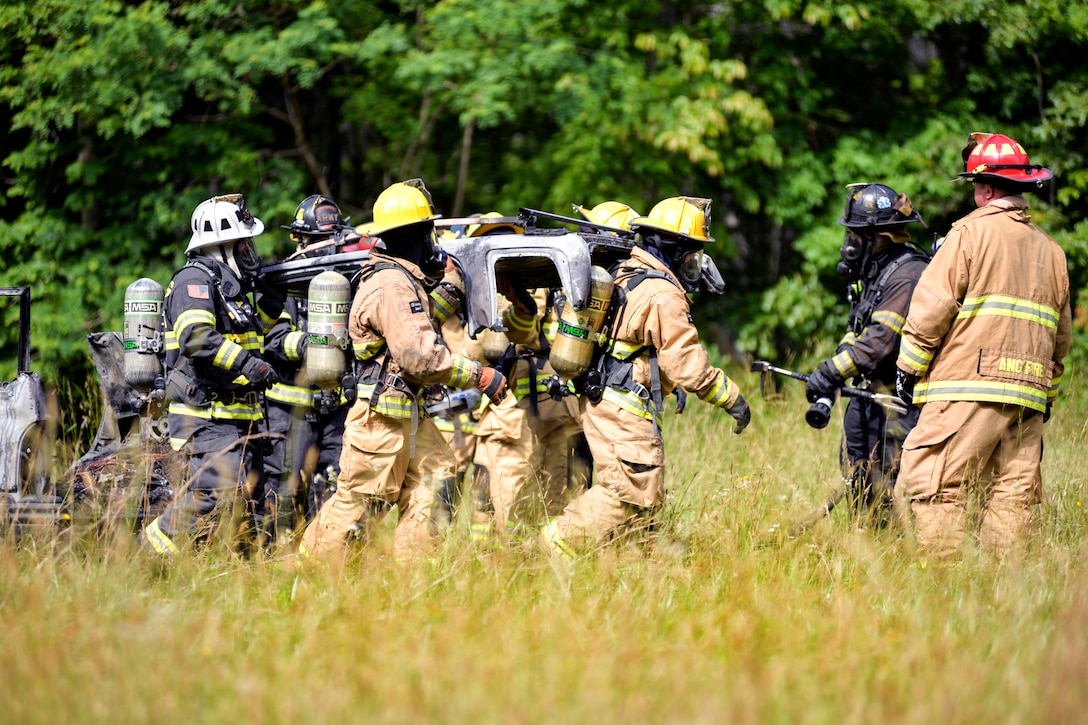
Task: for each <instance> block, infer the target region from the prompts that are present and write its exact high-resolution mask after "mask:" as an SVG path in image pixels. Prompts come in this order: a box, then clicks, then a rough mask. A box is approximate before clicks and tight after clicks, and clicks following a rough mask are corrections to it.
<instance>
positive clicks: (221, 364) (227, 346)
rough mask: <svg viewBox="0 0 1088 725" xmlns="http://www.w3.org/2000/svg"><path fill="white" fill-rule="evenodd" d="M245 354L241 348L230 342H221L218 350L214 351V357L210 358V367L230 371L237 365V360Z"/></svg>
mask: <svg viewBox="0 0 1088 725" xmlns="http://www.w3.org/2000/svg"><path fill="white" fill-rule="evenodd" d="M244 353H245V350H244V349H242V346H241V345H239V344H238V343H236V342H232V341H231V340H223V344H222V345H220V346H219V349H218V350H216V351H215V357H213V358H212V365H215V366H216V367H217V368H223V369H224V370H231V369H232V368H234V367H236V366H237V365H238V360H239V358H241V357H242V355H243V354H244Z"/></svg>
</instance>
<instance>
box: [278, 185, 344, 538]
mask: <svg viewBox="0 0 1088 725" xmlns="http://www.w3.org/2000/svg"><path fill="white" fill-rule="evenodd" d="M348 222H349V220H348V219H346V218H344V216H343V215H342V213H341V212H340V207H339V205H338V204H337V203H336V202H335V201H333V200H332V199H330V198H329V197H327V196H323V195H321V194H312V195H310V196H308V197H306V198H305V199H303V201H302V202H301V203H300V204H299V205H298V208H297V209H296V210H295V216H294V218H293V219H292V221H291V223H290V224H289V225H284V226H283V228H284V229H286V230H287V231H288V232H290V236H291V240H292V241H293V242H295V244H296V250H295V252H294V254H293V255H292V257H312V256H324V255H327V254H333V253H334V252H335V251H336V245H337V243H339V242H340V241H341V240H342V239H343V238H344V237H345V236H346V235H348V234H350V233H351V232H353V231H354V229H353V228H352V227H351V225H350V224H349V223H348ZM325 274H327V275H328V274H332V273H329V272H327V273H325ZM339 281H340V283H341V284H342V286H343V291H342V297H341V298H340V299H347V298H348V296H349V295H350V290H349V287H348V282H347V280H345V279H343V278H341V279H340V280H339ZM309 302H310V300H309V299H308V298H307V297H306V296H298V297H296V296H290V297H288V298H287V302H286V304H285V305H284V308H283V312H282V313H281V314H280V317H279V319H278V320H277V321H276V324H275V325H273V326H272V329H271V330H270V331H269V332H268V334H266V335H265V337H264V345H265V350H266V351H267V357H268V359H269V361H270V362H272V364H273V365H274V366H275V368H276V373H277V375H278V376H279V377H280V379H281V382H278V383H276V384H275V385H273V386H272V387H271V388H269V389H268V390H267V391H266V393H265V398H266V399H267V402H268V432H269V434H270V437H271V445H270V446H269V450H268V454H267V455H266V456H265V462H264V470H265V475H266V489H267V490H266V495H267V500H268V510H269V515H270V519H271V521H270V528H271V529H272V531H271V532H270V534H271V535H272V536H273V537H274V538H275V539H277V540H280V541H287V540H288V539H289V535H290V533H291V532H292V531H293V530H294V529H295V528H296V526H297V525H298V524H299V523H302V524H305V523H307V522H309V521H310V520H311V519H313V517H314V516H315V515H316V514H317V510H318V508H320V506H321V505H322V504H323V503H324V502H325V501H326V500H327V499H328V497H329V496H330V495H331V493H332V490H333V489H334V488H335V487H336V481H337V479H338V477H339V474H340V450H341V445H342V441H343V436H344V422H345V420H346V419H347V413H348V407H349V405H350V403H351V402H352V401H353V400H354V392H355V389H354V378H353V377H351V375H350V372H349V368H348V365H347V363H348V356H349V355H350V352H349V351H347V350H345V351H344V352H343V359H342V360H340V363H341V368H340V370H339V374H338V375H336V376H334V383H333V384H327V385H324V386H322V385H317V384H315V380H314V377H315V376H314V375H312V374H311V372H310V371H308V370H307V369H306V366H305V364H304V363H305V361H306V357H307V347H308V343H309V338H310V333H311V332H312V329H311V326H310V324H309V323H310V309H309ZM318 302H320V301H318ZM345 318H346V315H345ZM319 319H320V318H319ZM320 339H324V337H322V338H320ZM331 352H332V353H334V354H335V353H336V352H337V350H336V349H335V346H333V350H332V351H331ZM311 357H312V352H311Z"/></svg>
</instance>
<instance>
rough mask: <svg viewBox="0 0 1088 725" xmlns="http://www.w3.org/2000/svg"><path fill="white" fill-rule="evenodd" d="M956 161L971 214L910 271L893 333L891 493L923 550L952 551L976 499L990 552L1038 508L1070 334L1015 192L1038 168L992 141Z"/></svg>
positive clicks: (1064, 302)
mask: <svg viewBox="0 0 1088 725" xmlns="http://www.w3.org/2000/svg"><path fill="white" fill-rule="evenodd" d="M963 162H964V166H963V172H962V173H960V174H959V177H960V178H963V179H966V180H968V181H971V182H973V183H974V199H975V204H976V205H977V207H978V208H977V209H976V210H975V211H973V212H971V213H970V214H968V215H967V216H965V217H963V218H962V219H960V220H959V221H957V222H955V223H954V224H953V225H952V229H951V231H949V232H948V234H947V236H946V237H945V241H944V244H943V245H942V246H941V247H940V249H939V251H937V252H936V253H935V254H934V256H933V261H932V262H930V264H929V267H927V268H926V270H925V272H923V273H922V277H921V280H920V281H919V282H918V287H917V289H916V290H915V292H914V296H913V298H912V300H911V305H910V314H909V315H908V317H907V324H906V327H905V328H904V330H903V342H902V347H901V349H900V353H899V359H898V361H897V366H898V368H899V371H898V377H897V381H896V383H897V388H898V389H899V392H900V395H901V397H903V399H904V400H907V401H908V402H909V401H910V400H911V399H912V398H913V402H914V403H915V404H918V405H920V406H921V409H922V412H921V416H920V419H919V421H918V425H917V427H916V428H915V429H914V430H913V431H912V432H911V434H910V435H909V436H908V437H907V440H906V443H905V445H904V451H903V462H902V471H901V472H900V475H899V488H900V489H901V493H902V495H903V497H904V498H905V500H906V501H907V502H908V503H909V506H910V511H911V513H912V514H913V521H914V530H915V536H916V538H917V541H918V543H919V545H920V546H921V547H922V548H923V550H929V551H931V552H933V553H935V554H937V555H949V554H953V553H955V552H956V551H957V550H958V549H959V548H960V546H961V544H963V543H964V541H965V539H966V538H967V513H966V510H967V501H968V498H969V497H978V499H979V503H980V508H981V521H980V525H979V538H980V543H981V545H982V547H983V548H984V549H986V550H989V551H992V552H994V553H997V554H1004V553H1006V552H1008V551H1009V550H1010V549H1011V548H1013V547H1014V546H1015V545H1016V544H1017V543H1018V542H1021V541H1022V540H1023V539H1024V538H1025V535H1026V533H1027V530H1028V527H1029V524H1030V520H1031V508H1030V507H1031V506H1032V505H1034V504H1038V503H1039V502H1040V501H1041V500H1042V476H1041V470H1040V468H1041V466H1040V463H1041V460H1040V459H1041V457H1042V439H1043V423H1044V422H1045V421H1046V420H1047V419H1048V418H1049V413H1050V407H1051V404H1052V403H1053V401H1054V398H1055V397H1056V395H1057V392H1058V386H1059V384H1060V383H1061V380H1062V374H1063V373H1064V370H1065V366H1064V364H1063V362H1062V360H1063V358H1064V357H1065V355H1066V354H1067V353H1068V352H1069V345H1070V338H1071V332H1072V322H1071V315H1070V307H1069V275H1068V271H1067V268H1066V261H1065V254H1064V253H1063V252H1062V250H1061V248H1060V247H1059V246H1058V245H1057V244H1056V243H1055V242H1054V240H1053V239H1051V238H1050V237H1049V236H1047V234H1046V233H1044V232H1043V231H1042V230H1041V229H1040V228H1039V227H1037V226H1036V225H1035V224H1033V223H1032V221H1031V218H1030V217H1029V215H1028V202H1027V200H1025V199H1024V197H1023V196H1021V194H1022V192H1024V191H1028V190H1033V189H1038V188H1041V187H1042V185H1043V183H1044V182H1046V181H1047V180H1049V179H1050V178H1051V173H1050V171H1049V170H1047V169H1045V168H1043V167H1042V166H1038V165H1033V164H1031V163H1030V162H1029V160H1028V155H1027V153H1026V152H1025V151H1024V149H1023V147H1021V146H1020V144H1018V143H1017V142H1016V141H1014V140H1012V139H1011V138H1009V137H1008V136H1005V135H1003V134H971V138H970V141H969V143H968V145H967V147H966V148H965V149H964V150H963Z"/></svg>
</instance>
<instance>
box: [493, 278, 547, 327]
mask: <svg viewBox="0 0 1088 725" xmlns="http://www.w3.org/2000/svg"><path fill="white" fill-rule="evenodd" d="M495 282H496V284H497V286H498V288H499V294H501V295H502V296H503V297H505V298H506V299H508V300H510V304H511V305H513V306H514V309H515V310H517V313H518V317H520V318H521V319H523V320H531V319H533V318H534V317H536V311H537V308H536V300H534V299H533V296H532V295H531V294H529V290H527V289H525V288H524V287H521V286H519V285H516V284H514V283H513V282H511V281H510V279H509V278H508V277H506V276H505V275H499V277H498V278H497V279H496V280H495Z"/></svg>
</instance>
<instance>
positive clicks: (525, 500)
mask: <svg viewBox="0 0 1088 725" xmlns="http://www.w3.org/2000/svg"><path fill="white" fill-rule="evenodd" d="M498 216H499V215H498V214H496V213H492V214H485V215H483V216H482V217H481V220H480V223H479V224H475V225H472V226H470V227H469V229H468V230H467V235H468V236H484V235H489V234H503V233H505V234H514V233H517V234H520V233H522V231H523V230H522V228H521V227H518V226H514V225H503V224H499V223H488V221H487V219H489V218H491V217H498ZM499 284H500V292H502V293H503V296H504V297H506V298H507V300H509V306H508V307H506V309H504V310H503V323H504V326H505V327H506V328H507V331H506V333H505V341H506V342H507V343H508V344H507V345H505V346H504V347H503V350H502V351H501V352H499V357H500V359H501V360H502V366H503V372H504V373H505V374H507V375H508V380H509V385H510V391H511V393H513V394H512V395H511V396H509V397H508V398H507V399H506V400H504V401H503V402H502V403H500V404H499V405H492V406H489V407H488V408H487V410H486V411H484V413H483V415H482V416H481V417H480V422H479V424H478V425H477V427H476V435H477V440H478V442H477V446H476V455H475V458H474V462H475V464H476V466H477V470H478V471H481V475H482V476H483V477H484V478H485V479H486V482H487V490H488V499H487V500H488V503H489V507H490V510H489V513H490V514H491V516H490V519H491V520H490V522H487V523H485V522H486V520H487V517H480V516H477V517H476V519H475V520H474V523H473V535H474V536H475V537H476V538H483V537H484V536H485V535H486V534H488V533H489V532H490V531H494V532H496V533H503V532H513V531H514V530H516V529H517V527H518V526H519V525H525V524H528V525H535V526H539V525H540V524H541V523H542V522H543V521H544V520H546V519H547V517H548V516H554V515H555V514H558V513H559V512H560V511H561V510H562V509H563V506H564V504H565V503H566V499H567V498H568V486H569V485H570V484H569V482H568V473H569V470H570V466H569V463H570V450H571V439H572V438H573V437H574V436H575V435H577V434H578V433H579V431H580V430H581V424H580V423H579V410H578V398H577V397H576V396H574V395H573V394H569V395H562V394H561V393H562V392H563V391H561V389H560V388H561V386H562V382H561V381H560V380H559V379H558V378H557V377H556V375H555V371H554V370H553V369H552V368H551V366H550V365H549V364H548V347H549V344H550V342H549V334H550V335H551V336H552V337H554V334H555V333H554V307H553V305H552V302H551V300H552V291H551V290H548V289H546V288H540V289H536V290H533V291H531V292H530V291H528V290H519V289H515V288H514V287H513V285H511V284H510V283H509V282H508V281H507V280H505V279H500V281H499ZM500 302H501V301H500ZM549 324H551V327H549ZM489 339H490V340H492V341H494V340H495V339H496V337H495V336H492V337H491V338H489ZM499 339H503V338H499ZM497 352H498V351H497ZM568 392H569V391H568ZM553 396H554V397H553ZM573 485H574V486H576V487H577V488H578V490H581V488H583V487H584V485H585V479H584V478H582V479H580V480H579V481H578V482H577V483H575V484H573Z"/></svg>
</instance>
